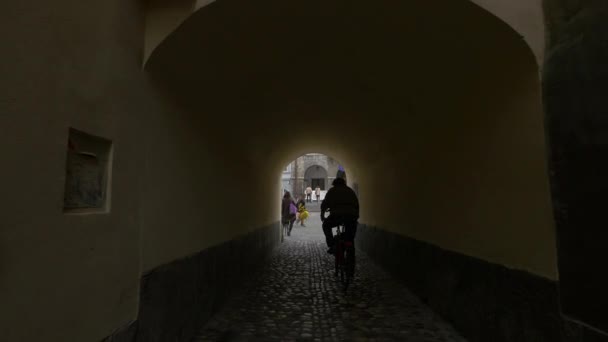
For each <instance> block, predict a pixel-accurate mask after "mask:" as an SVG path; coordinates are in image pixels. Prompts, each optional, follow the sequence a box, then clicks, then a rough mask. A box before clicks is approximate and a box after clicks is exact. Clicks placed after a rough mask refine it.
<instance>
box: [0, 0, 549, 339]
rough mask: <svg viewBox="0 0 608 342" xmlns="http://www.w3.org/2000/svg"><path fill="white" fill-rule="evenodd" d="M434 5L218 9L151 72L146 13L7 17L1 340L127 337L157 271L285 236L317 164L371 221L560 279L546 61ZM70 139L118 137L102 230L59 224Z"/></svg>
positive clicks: (50, 8) (160, 52) (0, 173)
mask: <svg viewBox="0 0 608 342" xmlns="http://www.w3.org/2000/svg"><path fill="white" fill-rule="evenodd" d="M436 8H437V5H436V4H434V3H433V4H431V3H428V4H427V3H426V2H423V1H420V2H419V3H416V4H413V3H411V2H408V3H402V4H396V3H393V2H388V1H378V2H373V3H370V2H352V3H351V4H350V5H349V6H347V7H342V5H340V4H334V3H330V4H328V3H326V2H324V3H321V2H320V1H317V2H311V3H309V6H306V7H302V6H299V5H297V4H292V3H288V2H279V1H270V0H268V1H266V0H265V1H263V2H262V1H261V2H259V3H256V5H255V6H253V5H252V4H249V3H247V2H246V1H242V2H241V1H232V0H230V1H229V0H224V1H218V2H216V3H214V5H213V6H209V7H208V8H205V9H203V10H202V11H200V12H197V13H196V14H195V15H193V16H192V17H191V18H190V19H189V20H188V21H186V22H185V23H184V24H183V25H182V26H181V27H180V28H178V29H177V31H176V32H175V33H174V34H173V35H171V36H170V37H169V39H168V40H166V41H165V42H164V43H163V44H161V45H160V47H159V48H158V49H156V50H155V52H154V53H153V54H152V56H151V58H150V60H149V63H148V64H147V66H146V70H145V71H142V70H141V61H142V58H143V54H144V22H145V14H144V9H143V8H139V7H137V6H135V2H130V1H117V0H111V1H105V2H95V3H92V2H87V1H85V2H73V1H70V2H68V1H64V0H62V1H55V2H53V3H52V4H51V3H48V4H46V3H35V4H33V3H27V2H17V1H12V2H4V3H3V4H2V5H1V7H0V12H1V13H3V14H4V15H5V17H6V18H5V19H4V20H2V21H0V34H2V38H3V39H2V41H3V42H4V44H3V47H2V56H3V63H2V64H0V75H2V78H1V79H0V94H1V95H0V96H2V98H1V99H0V155H2V158H3V159H2V160H3V164H2V165H3V166H2V168H1V169H0V179H1V180H2V189H3V192H2V195H1V196H0V208H2V211H1V217H2V219H1V224H2V227H1V229H0V303H2V306H1V308H0V322H1V323H0V331H1V332H2V337H3V339H6V340H7V341H37V340H39V339H40V337H41V336H44V339H45V341H91V340H99V339H101V338H103V337H104V336H107V335H108V334H110V333H111V332H112V331H113V330H114V329H116V328H118V327H121V326H122V325H124V324H127V323H128V322H129V321H130V320H133V319H135V318H136V312H137V298H138V287H139V279H140V275H141V273H142V272H145V271H148V270H150V269H152V268H154V267H156V266H159V265H161V264H164V263H167V262H171V261H173V260H176V259H178V258H181V257H184V256H187V255H191V254H193V253H196V252H198V251H200V250H202V249H205V248H207V247H209V246H212V245H216V244H218V243H221V242H223V241H226V240H229V239H232V238H235V237H237V236H239V235H242V234H245V233H247V232H249V231H251V230H252V229H256V228H258V227H262V226H264V225H267V224H269V223H272V222H273V221H276V220H278V216H279V213H278V210H277V206H276V205H274V203H276V199H275V198H274V197H273V196H274V194H278V193H279V184H278V177H279V175H280V170H282V168H283V167H284V166H285V164H286V163H287V162H288V161H289V160H291V159H293V158H295V157H297V156H298V155H299V154H301V153H305V152H311V151H314V152H324V153H326V154H328V155H331V156H332V157H335V158H336V159H338V160H340V161H341V162H342V163H344V164H345V165H346V166H347V167H348V169H349V171H350V172H352V173H353V174H355V175H356V178H357V180H358V181H359V183H360V184H361V197H362V208H363V215H362V221H363V222H366V223H371V224H377V225H379V226H380V227H383V228H385V229H390V230H393V231H396V232H399V233H401V234H404V235H408V236H412V237H415V238H419V239H422V240H425V241H429V242H432V243H435V244H437V245H439V246H442V247H445V248H448V249H452V250H456V251H459V252H462V253H465V254H469V255H473V256H476V257H480V258H483V259H486V260H490V261H493V262H497V263H501V264H505V265H507V266H510V267H515V268H520V269H526V270H530V271H532V272H533V273H536V274H539V275H543V276H546V277H549V278H552V279H555V278H556V272H555V253H554V250H553V249H554V247H553V246H554V236H553V229H552V224H551V215H550V207H549V196H548V189H547V180H546V170H545V160H544V146H543V141H544V137H543V130H542V113H541V107H540V100H539V98H540V96H539V85H538V80H537V72H538V70H537V69H536V68H535V66H534V56H533V54H532V53H531V52H530V50H529V49H528V48H527V46H526V45H525V44H524V43H523V42H522V41H521V40H520V39H519V38H518V36H517V35H516V34H515V33H514V32H513V31H511V30H510V29H509V28H508V27H507V26H506V25H504V24H503V23H501V22H500V21H498V20H496V19H495V18H494V17H492V16H490V15H487V13H485V12H483V11H481V10H480V9H479V8H477V7H475V6H473V5H471V4H470V3H469V2H446V3H445V4H444V10H442V11H441V12H440V13H438V12H437V11H436ZM319 9H323V10H322V11H320V10H319ZM501 70H502V71H501ZM69 127H74V128H76V129H79V130H82V131H85V132H87V133H91V134H94V135H98V136H101V137H105V138H108V139H111V140H112V141H113V142H114V161H113V172H112V175H113V178H112V211H111V213H109V214H97V215H65V214H63V212H62V199H63V190H64V177H65V175H64V172H65V161H66V143H67V134H68V128H69ZM307 128H318V129H316V130H312V133H311V130H310V129H307ZM264 194H266V196H268V197H263V196H264Z"/></svg>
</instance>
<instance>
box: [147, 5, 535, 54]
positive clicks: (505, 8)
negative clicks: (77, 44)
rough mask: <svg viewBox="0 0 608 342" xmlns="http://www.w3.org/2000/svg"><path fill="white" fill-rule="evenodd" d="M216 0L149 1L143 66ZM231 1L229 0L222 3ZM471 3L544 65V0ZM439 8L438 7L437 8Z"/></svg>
mask: <svg viewBox="0 0 608 342" xmlns="http://www.w3.org/2000/svg"><path fill="white" fill-rule="evenodd" d="M215 1H216V0H172V1H169V0H148V2H147V4H146V33H145V43H144V45H145V53H144V64H145V63H146V62H147V61H148V58H149V57H150V55H151V54H152V53H153V52H154V50H155V49H156V48H157V47H158V45H160V44H161V43H162V41H164V40H165V39H166V38H167V37H168V36H169V35H170V34H171V33H172V32H173V31H174V30H175V29H176V28H177V27H179V25H181V24H182V23H183V22H184V21H185V20H187V19H188V18H189V17H190V16H191V15H193V14H194V13H195V12H197V11H199V10H201V9H202V8H203V7H206V6H207V5H210V4H211V3H213V2H215ZM220 1H230V0H220ZM457 1H471V2H472V3H475V4H477V5H478V6H480V7H482V8H484V9H485V10H487V11H488V12H489V13H491V14H492V15H494V16H496V17H497V18H500V19H501V20H502V21H504V22H505V23H507V24H508V25H509V26H511V27H512V28H513V29H514V30H515V31H516V32H518V33H519V34H520V35H521V36H522V38H523V39H524V40H525V41H526V43H527V44H528V45H529V46H530V49H531V50H532V51H533V52H534V55H535V56H536V60H537V63H538V65H539V66H541V65H542V61H543V58H544V48H545V29H544V17H543V10H542V0H457ZM436 8H438V6H437V7H436Z"/></svg>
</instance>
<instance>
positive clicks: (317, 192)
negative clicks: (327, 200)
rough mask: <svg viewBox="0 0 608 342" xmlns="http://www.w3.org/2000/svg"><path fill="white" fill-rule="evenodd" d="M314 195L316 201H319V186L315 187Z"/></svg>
mask: <svg viewBox="0 0 608 342" xmlns="http://www.w3.org/2000/svg"><path fill="white" fill-rule="evenodd" d="M315 197H316V199H317V203H319V200H320V199H321V188H320V187H318V186H317V188H316V189H315Z"/></svg>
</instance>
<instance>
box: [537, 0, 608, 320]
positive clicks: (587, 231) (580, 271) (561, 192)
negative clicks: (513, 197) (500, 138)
mask: <svg viewBox="0 0 608 342" xmlns="http://www.w3.org/2000/svg"><path fill="white" fill-rule="evenodd" d="M545 13H546V17H547V26H548V32H549V42H548V46H547V54H546V55H547V58H546V61H545V67H544V75H543V77H544V84H543V88H544V102H545V110H546V128H547V131H548V136H549V143H550V155H551V158H550V174H551V176H552V177H551V183H552V196H553V204H554V211H555V221H556V226H557V238H558V247H559V250H558V256H559V258H558V259H559V275H560V294H561V300H562V308H563V310H564V313H565V314H567V315H569V316H571V317H574V318H576V319H578V320H581V321H584V322H586V323H588V324H590V325H592V326H595V327H598V328H600V329H602V330H604V331H608V315H606V307H608V294H607V293H606V289H607V288H608V274H607V273H606V272H605V270H604V269H603V266H602V267H600V266H599V265H602V264H604V263H605V260H606V259H607V258H608V249H607V248H606V245H608V230H607V229H606V227H607V226H608V216H607V215H606V205H605V203H606V196H607V194H608V177H607V175H608V1H604V0H573V1H560V0H546V1H545Z"/></svg>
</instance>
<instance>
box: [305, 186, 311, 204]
mask: <svg viewBox="0 0 608 342" xmlns="http://www.w3.org/2000/svg"><path fill="white" fill-rule="evenodd" d="M306 202H308V203H311V202H312V188H311V187H310V186H308V187H307V188H306Z"/></svg>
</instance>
